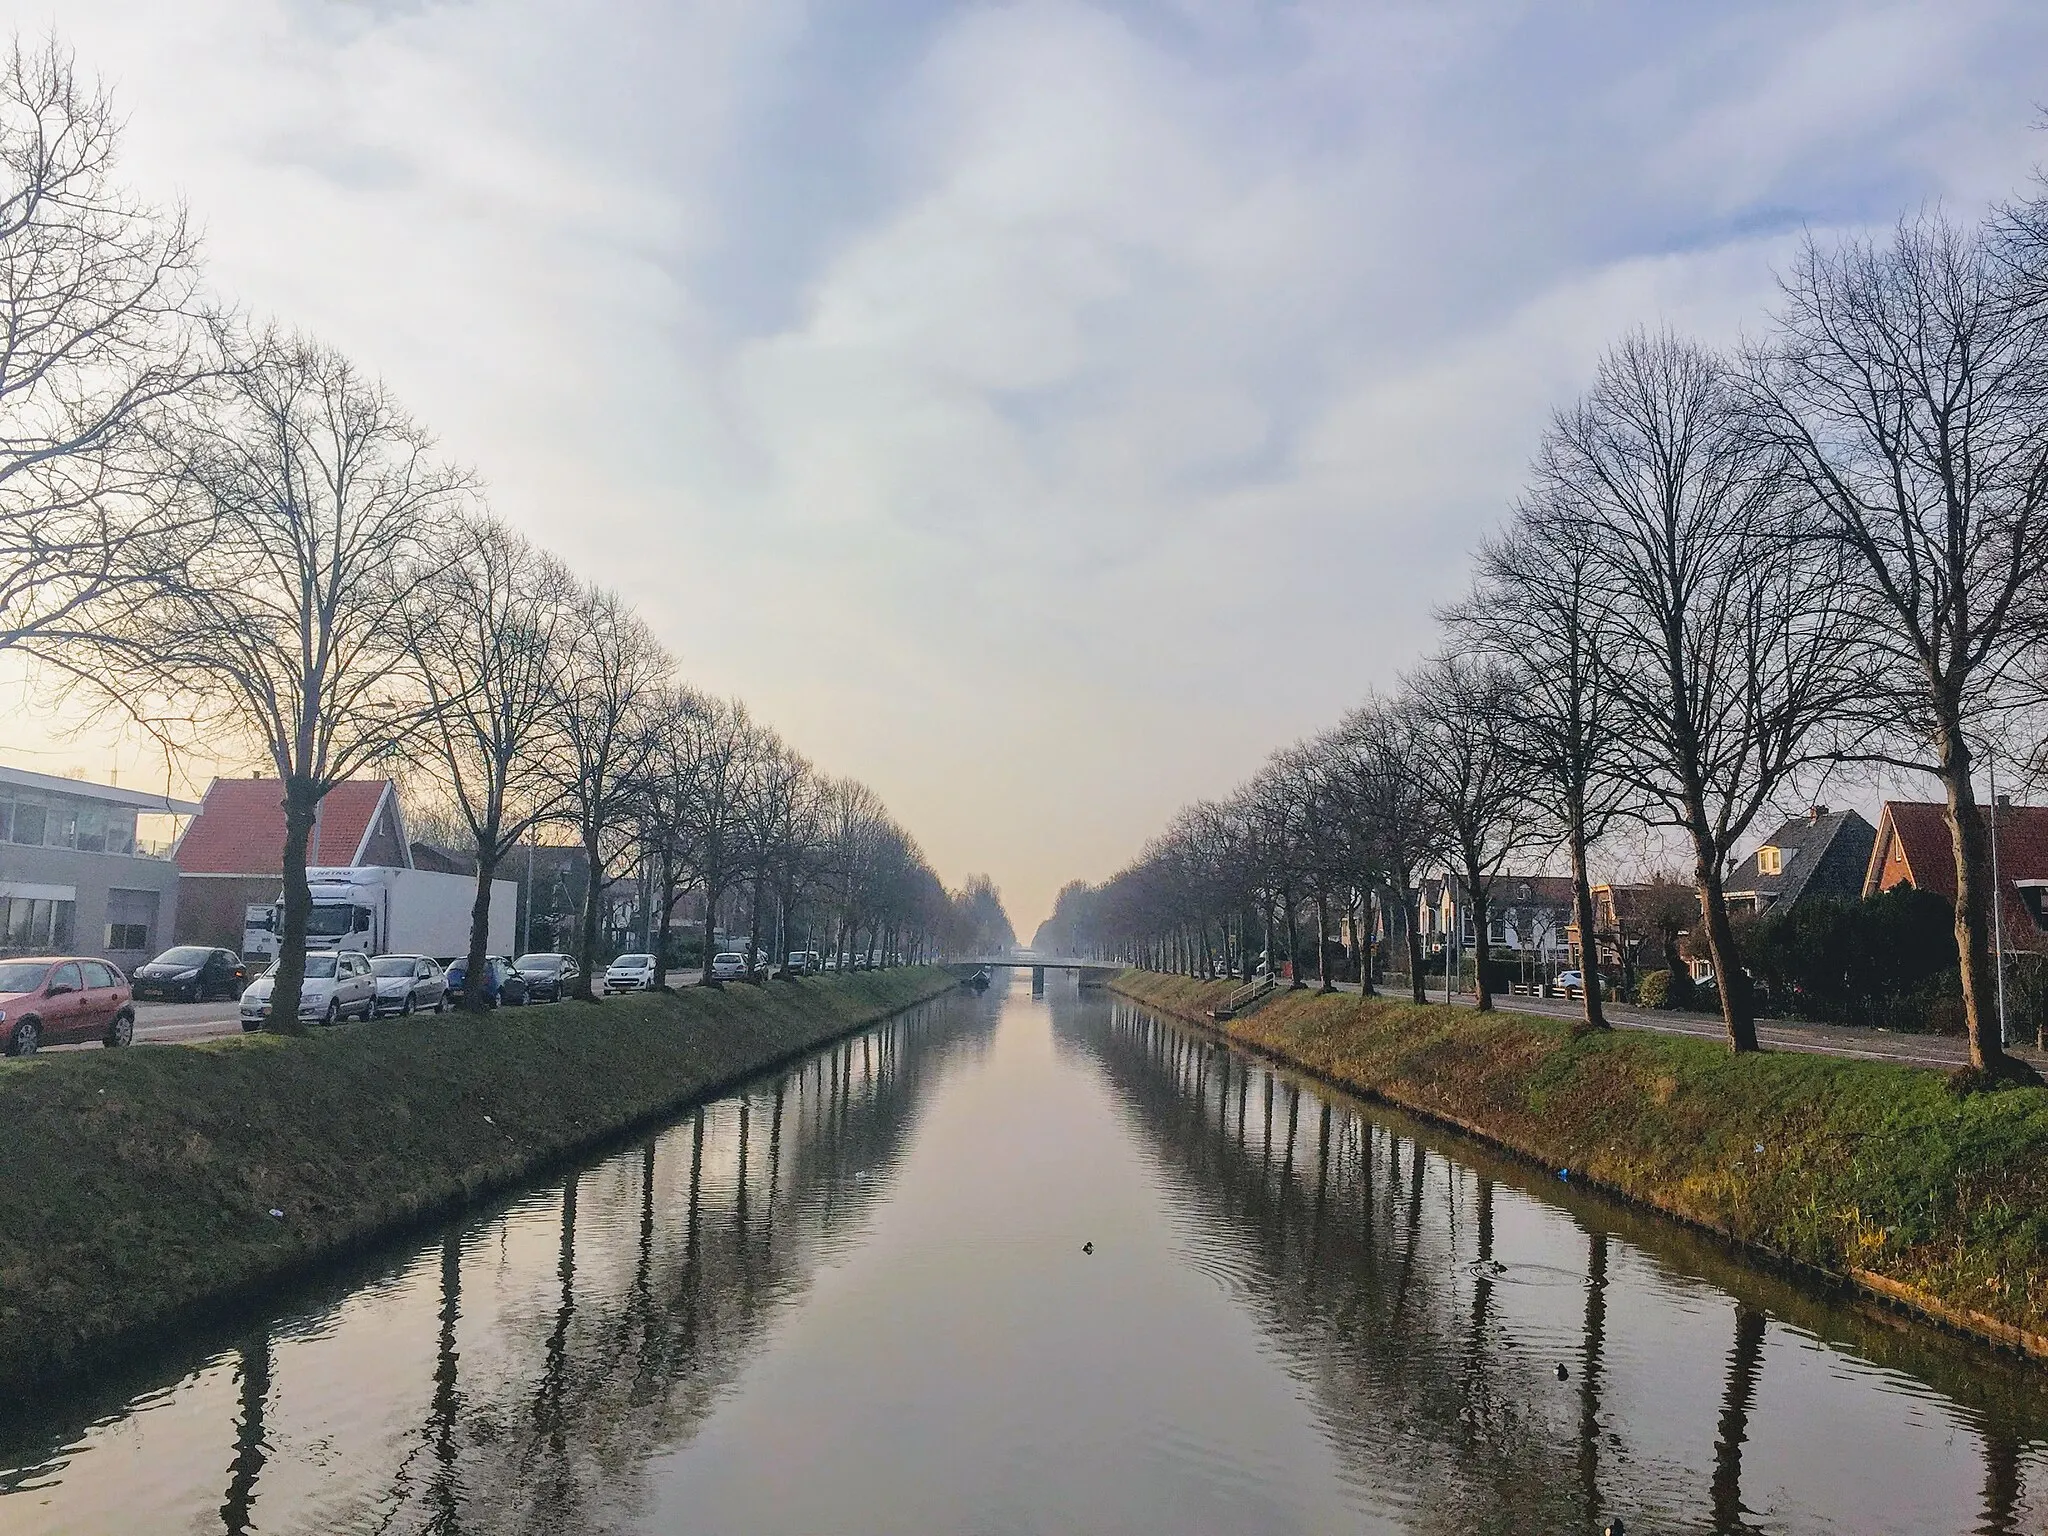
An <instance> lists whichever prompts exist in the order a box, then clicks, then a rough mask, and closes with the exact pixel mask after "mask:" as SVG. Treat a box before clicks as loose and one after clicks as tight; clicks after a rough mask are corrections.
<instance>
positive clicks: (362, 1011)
mask: <svg viewBox="0 0 2048 1536" xmlns="http://www.w3.org/2000/svg"><path fill="white" fill-rule="evenodd" d="M276 985H277V965H276V963H275V962H274V961H273V962H272V964H271V967H270V969H269V970H267V971H265V972H264V973H263V974H262V975H261V976H258V977H257V978H256V979H255V980H254V981H252V982H250V983H249V989H248V990H247V991H246V992H244V993H243V994H242V1028H243V1029H244V1030H252V1029H261V1028H262V1027H263V1024H264V1021H265V1020H266V1019H268V1018H269V1017H270V993H271V989H272V988H273V987H275V986H276ZM376 1012H377V978H376V977H375V976H373V975H371V974H370V957H369V956H368V955H366V954H363V953H362V952H360V951H359V950H353V949H344V950H338V951H337V950H329V951H328V952H327V953H326V954H313V955H308V956H306V979H305V981H304V982H303V983H302V984H301V985H300V987H299V1017H300V1018H302V1019H312V1020H315V1021H317V1022H319V1023H322V1024H339V1023H340V1022H341V1021H342V1020H343V1019H349V1018H356V1019H367V1018H372V1017H374V1016H375V1014H376Z"/></svg>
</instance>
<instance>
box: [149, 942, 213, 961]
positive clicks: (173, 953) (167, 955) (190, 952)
mask: <svg viewBox="0 0 2048 1536" xmlns="http://www.w3.org/2000/svg"><path fill="white" fill-rule="evenodd" d="M212 958H213V951H212V950H210V949H202V948H201V947H200V946H199V945H197V944H180V945H179V946H178V947H177V948H176V949H167V950H165V951H164V952H163V953H162V954H160V955H158V956H157V957H156V958H155V959H154V960H152V961H150V962H149V963H150V964H151V965H204V964H206V962H207V961H208V960H210V959H212Z"/></svg>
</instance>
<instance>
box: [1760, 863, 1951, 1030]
mask: <svg viewBox="0 0 2048 1536" xmlns="http://www.w3.org/2000/svg"><path fill="white" fill-rule="evenodd" d="M1748 948H1749V952H1750V954H1751V956H1753V964H1754V965H1755V968H1756V974H1757V979H1758V980H1759V981H1760V982H1762V983H1763V985H1764V987H1765V988H1766V990H1768V991H1769V992H1770V994H1771V995H1772V996H1773V997H1777V998H1782V999H1784V1001H1785V1002H1786V1004H1787V1006H1788V1007H1789V1008H1790V1010H1791V1011H1792V1012H1794V1013H1796V1014H1798V1015H1799V1016H1801V1017H1803V1018H1809V1019H1820V1020H1824V1021H1826V1022H1829V1023H1835V1024H1874V1025H1889V1026H1890V1027H1892V1028H1904V1029H1912V1028H1923V1029H1924V1028H1927V1027H1929V1023H1930V1022H1934V1021H1932V1020H1927V1019H1926V1016H1927V1015H1928V1014H1929V1011H1930V1009H1932V1008H1933V1007H1934V1005H1935V1004H1937V1003H1938V1002H1939V1001H1940V999H1941V998H1943V997H1944V996H1947V995H1949V994H1950V993H1951V992H1952V991H1953V990H1954V983H1953V980H1952V978H1953V975H1954V968H1955V963H1956V950H1955V923H1954V918H1953V916H1952V915H1951V911H1950V908H1949V904H1948V903H1947V902H1946V901H1945V900H1943V899H1942V898H1941V897H1939V896H1936V895H1934V894H1932V893H1931V892H1928V891H1916V890H1914V889H1912V888H1911V887H1910V886H1901V887H1898V888H1896V889H1893V890H1889V891H1881V892H1879V893H1878V894H1877V895H1875V896H1871V897H1868V898H1866V899H1864V900H1862V901H1811V902H1802V903H1801V904H1800V905H1798V906H1796V907H1794V908H1792V909H1791V910H1790V911H1788V912H1784V913H1773V914H1772V915H1770V916H1768V917H1766V918H1765V919H1764V920H1763V921H1762V922H1761V923H1759V924H1758V925H1757V927H1756V930H1755V933H1754V936H1753V938H1752V940H1751V942H1750V944H1749V946H1748ZM1937 1011H1938V1010H1937ZM1923 1020H1925V1021H1924V1022H1923ZM1934 1027H1936V1028H1939V1027H1940V1025H1939V1024H1938V1023H1935V1026H1934Z"/></svg>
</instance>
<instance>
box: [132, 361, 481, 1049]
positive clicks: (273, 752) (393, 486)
mask: <svg viewBox="0 0 2048 1536" xmlns="http://www.w3.org/2000/svg"><path fill="white" fill-rule="evenodd" d="M175 446H176V449H177V455H178V462H179V471H180V476H181V480H182V483H183V486H184V494H185V495H187V496H189V497H192V498H196V499H197V500H198V501H199V502H200V503H201V504H202V505H203V507H204V509H205V515H206V517H207V519H208V521H209V524H210V526H211V528H212V532H211V533H210V535H209V537H207V538H206V539H205V540H203V541H200V542H199V543H197V544H195V545H191V546H189V547H185V548H184V549H183V551H182V563H178V564H175V565H166V567H165V568H163V569H161V570H160V571H159V573H158V578H157V580H156V582H155V583H154V584H153V588H152V590H151V591H150V592H149V594H148V597H147V601H142V600H140V598H139V594H137V595H136V596H137V600H136V601H132V602H130V603H128V604H126V605H125V606H124V608H123V609H122V610H121V611H120V612H119V613H117V614H113V615H110V617H109V621H108V625H107V636H106V640H105V644H106V645H107V646H108V647H109V648H110V649H111V650H112V651H113V653H114V655H113V658H112V659H111V660H110V661H109V662H108V664H107V666H106V667H105V668H104V669H103V675H107V676H119V677H120V679H121V682H120V684H119V686H120V687H121V688H122V689H123V690H124V702H125V703H126V704H127V705H128V706H129V707H130V708H132V709H134V710H135V711H136V712H137V713H138V715H141V716H144V717H151V716H154V717H155V718H157V719H158V720H159V721H167V720H169V719H171V718H172V717H173V716H182V717H183V718H184V719H185V720H186V721H187V722H188V723H190V724H194V725H196V726H198V727H199V728H200V729H202V730H204V731H206V732H207V733H208V734H210V735H213V736H215V737H216V739H219V738H225V739H227V740H232V741H242V742H247V743H249V744H250V745H251V746H252V747H253V748H254V749H255V750H257V751H258V752H260V753H261V754H262V756H263V757H264V758H265V759H267V760H268V761H269V763H270V765H271V767H272V768H273V769H274V771H275V772H276V773H277V775H278V777H279V778H280V779H281V780H283V783H284V815H285V839H284V876H283V883H284V924H283V932H282V934H281V935H280V943H279V947H278V957H277V979H276V982H275V984H274V990H273V992H272V994H271V1027H272V1028H273V1029H279V1030H285V1031H295V1030H297V1029H298V1028H299V1027H300V1025H299V994H300V986H301V982H302V981H303V979H304V974H305V958H306V925H307V921H308V918H309V916H310V914H311V910H312V896H311V893H310V891H309V890H308V888H307V884H306V851H307V846H308V843H309V842H310V840H311V837H312V833H313V826H314V821H315V818H316V817H317V816H318V814H319V809H320V802H321V801H322V800H323V799H324V798H325V797H326V795H327V793H328V791H329V790H331V789H332V788H333V787H334V786H335V785H336V784H338V783H340V782H341V781H342V780H344V779H347V778H351V777H353V776H354V775H355V774H357V773H359V772H361V771H362V770H363V769H365V768H367V767H369V766H370V765H372V764H373V763H376V762H377V761H379V760H380V759H382V758H384V757H386V756H387V755H388V754H389V753H390V752H391V751H392V749H393V746H394V744H395V743H396V742H398V741H400V740H402V739H404V737H405V735H406V732H407V730H408V729H409V728H410V727H411V726H412V725H413V724H415V723H416V722H417V721H418V719H419V716H420V698H419V696H418V694H417V693H416V692H415V690H414V689H413V687H412V685H411V682H410V674H409V671H408V669H407V667H406V666H405V665H404V662H405V657H404V654H403V636H404V625H403V622H402V619H403V613H402V608H403V603H404V601H405V598H406V595H407V593H408V591H409V590H410V587H411V585H412V584H413V583H414V582H416V581H418V580H420V579H421V578H422V576H423V574H426V573H425V572H424V571H423V569H422V560H421V558H420V557H421V555H422V552H423V549H424V544H423V537H422V536H423V532H424V530H425V528H426V527H427V526H428V525H429V524H430V523H432V522H433V521H434V520H436V519H437V518H439V517H442V516H444V515H446V514H447V513H449V512H450V511H451V510H452V509H453V507H454V506H455V505H456V503H457V501H458V499H459V497H460V495H461V494H462V492H463V490H464V481H463V478H462V476H461V475H459V474H457V473H456V472H454V471H452V470H450V469H448V468H446V467H444V466H442V465H441V464H439V463H437V462H436V461H435V460H434V459H433V458H432V456H431V454H430V452H429V449H430V443H429V440H428V437H427V434H426V433H425V432H424V431H423V430H422V429H421V428H420V427H419V426H417V425H416V424H415V423H414V422H413V421H412V420H411V419H410V418H409V417H408V416H406V415H405V414H404V413H403V412H402V411H401V410H400V409H399V407H398V406H397V405H396V404H395V403H394V402H393V401H392V400H391V398H390V397H389V396H388V395H387V394H386V393H385V392H384V390H383V388H382V387H381V386H380V385H378V384H377V383H376V382H375V381H374V380H371V379H368V378H365V377H364V376H363V375H362V374H360V373H358V372H357V371H356V370H355V369H354V367H352V366H351V365H350V364H349V363H348V362H347V360H346V359H344V358H343V357H341V356H340V355H339V354H338V353H336V352H334V351H332V350H330V349H328V348H326V347H323V346H320V345H318V344H316V343H314V342H311V341H307V340H305V339H303V338H299V337H280V336H262V337H257V338H254V339H245V340H244V341H243V342H242V343H241V344H240V346H239V347H238V357H237V366H236V367H235V368H234V369H233V371H232V372H231V373H229V374H227V375H226V376H225V377H224V378H223V379H222V380H221V381H220V382H219V384H218V386H217V388H216V390H215V391H214V394H213V397H212V398H210V399H209V401H208V402H207V408H206V409H205V410H204V411H199V412H194V413H193V414H192V415H191V417H190V418H189V419H188V421H187V422H186V424H185V425H184V427H183V428H182V430H181V432H180V433H179V435H178V436H177V438H176V439H175ZM110 686H111V685H110Z"/></svg>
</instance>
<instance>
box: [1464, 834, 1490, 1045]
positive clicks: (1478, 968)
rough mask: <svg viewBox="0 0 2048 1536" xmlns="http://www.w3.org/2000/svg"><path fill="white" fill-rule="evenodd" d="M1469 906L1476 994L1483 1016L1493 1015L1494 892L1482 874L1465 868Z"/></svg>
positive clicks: (1473, 988) (1473, 981)
mask: <svg viewBox="0 0 2048 1536" xmlns="http://www.w3.org/2000/svg"><path fill="white" fill-rule="evenodd" d="M1465 886H1466V891H1467V897H1466V901H1467V905H1468V906H1470V908H1471V909H1472V991H1473V995H1474V996H1476V997H1477V998H1478V999H1479V1011H1480V1012H1481V1013H1491V1012H1493V980H1492V978H1491V977H1489V976H1488V975H1487V974H1486V962H1487V961H1488V960H1489V959H1490V958H1491V957H1492V954H1493V934H1492V932H1491V929H1492V927H1493V920H1492V917H1491V916H1490V909H1491V908H1492V906H1493V892H1492V891H1490V890H1489V889H1488V888H1487V886H1486V883H1485V882H1483V881H1482V880H1480V878H1479V871H1478V870H1477V869H1476V868H1475V867H1474V866H1472V865H1471V864H1469V863H1468V864H1467V865H1466V866H1465Z"/></svg>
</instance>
